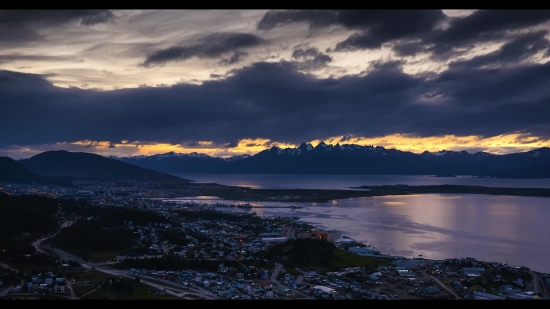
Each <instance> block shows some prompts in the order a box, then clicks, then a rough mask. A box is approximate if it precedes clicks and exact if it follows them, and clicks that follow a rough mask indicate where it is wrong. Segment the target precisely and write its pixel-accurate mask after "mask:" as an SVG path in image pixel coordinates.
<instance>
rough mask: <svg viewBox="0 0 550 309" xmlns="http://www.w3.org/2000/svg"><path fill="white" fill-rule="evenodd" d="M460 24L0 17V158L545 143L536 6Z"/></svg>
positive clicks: (548, 43)
mask: <svg viewBox="0 0 550 309" xmlns="http://www.w3.org/2000/svg"><path fill="white" fill-rule="evenodd" d="M115 13H116V15H115ZM468 14H469V15H467V16H464V15H459V14H456V15H453V14H450V15H448V14H447V13H445V12H444V11H440V10H406V11H405V10H321V11H316V10H292V11H267V12H264V11H238V12H237V11H235V12H234V11H231V12H219V11H216V12H214V11H197V12H193V11H188V12H175V13H174V12H173V11H171V12H163V11H146V12H142V11H125V12H114V13H113V12H111V11H106V10H80V11H70V10H68V11H47V12H46V11H0V45H1V47H3V48H2V50H0V66H1V67H2V68H3V69H0V110H1V111H2V113H0V117H1V121H0V130H2V132H3V134H0V148H2V147H11V146H14V145H19V146H26V145H35V146H36V149H39V147H38V145H42V146H44V145H46V144H48V145H55V144H56V143H64V142H65V143H73V142H77V141H78V142H79V143H80V144H79V145H84V144H85V145H90V147H89V148H88V149H93V148H94V147H95V148H97V146H98V145H100V144H98V142H101V145H109V146H111V147H115V146H116V145H118V144H119V143H120V142H121V141H128V143H130V144H132V145H134V144H135V145H140V144H147V145H151V144H155V143H160V144H178V145H180V146H181V147H188V148H201V149H206V148H209V149H210V148H212V147H217V148H224V149H227V148H231V147H235V146H237V145H239V142H241V144H243V145H249V146H250V147H255V146H254V145H267V144H272V143H280V144H285V143H286V144H298V143H300V142H303V141H306V142H309V141H314V140H327V141H328V140H332V141H334V142H338V141H340V142H351V143H354V142H358V141H361V139H362V138H365V139H366V138H369V137H372V138H374V137H380V138H381V140H383V138H385V137H386V136H389V135H392V134H401V135H406V136H412V137H434V136H444V135H454V136H461V137H467V136H476V137H478V138H481V137H494V136H499V135H501V134H508V133H521V134H523V135H522V136H529V137H536V138H540V139H545V138H550V80H549V79H548V76H550V62H549V61H548V60H549V57H550V51H549V48H550V40H549V37H550V36H549V33H550V32H549V31H550V14H549V11H543V10H537V11H535V10H518V11H504V10H479V11H474V12H473V13H472V12H468ZM180 15H181V16H180ZM451 15H452V16H451ZM115 21H116V23H114V22H115ZM210 21H212V22H210ZM98 24H104V25H101V26H96V27H94V25H98ZM4 47H5V48H4ZM416 55H419V56H421V57H417V58H413V56H416ZM190 59H192V60H193V61H188V60H190ZM184 61H187V62H185V65H183V64H182V63H179V62H184ZM19 70H24V71H25V72H29V73H23V72H17V71H19ZM30 72H32V74H31V73H30ZM150 85H157V86H156V87H154V86H150ZM80 87H81V88H80ZM82 88H85V89H82ZM100 89H101V90H100ZM113 89H114V90H113ZM255 139H257V140H255ZM516 142H517V143H521V141H516ZM525 142H526V143H527V142H533V139H529V140H526V141H525ZM94 143H95V144H94ZM262 143H263V144H262ZM30 148H32V147H30ZM30 148H29V149H30ZM40 149H42V148H40Z"/></svg>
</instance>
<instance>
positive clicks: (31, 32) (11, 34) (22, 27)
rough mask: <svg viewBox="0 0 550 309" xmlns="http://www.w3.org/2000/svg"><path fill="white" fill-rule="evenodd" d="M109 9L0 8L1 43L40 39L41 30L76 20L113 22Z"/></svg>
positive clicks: (84, 24) (85, 22)
mask: <svg viewBox="0 0 550 309" xmlns="http://www.w3.org/2000/svg"><path fill="white" fill-rule="evenodd" d="M115 18H116V16H115V15H114V14H113V13H112V12H111V11H109V10H0V44H2V45H5V44H7V43H10V44H24V43H26V42H30V41H39V40H42V39H43V37H42V35H40V33H39V30H41V29H44V28H54V27H61V26H64V25H66V24H68V23H71V22H75V23H78V24H80V25H81V26H92V25H95V24H101V23H107V22H113V21H114V20H115Z"/></svg>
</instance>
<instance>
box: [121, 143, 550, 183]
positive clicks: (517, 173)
mask: <svg viewBox="0 0 550 309" xmlns="http://www.w3.org/2000/svg"><path fill="white" fill-rule="evenodd" d="M116 159H118V160H120V161H123V162H127V163H130V164H135V165H138V166H142V167H146V168H150V169H154V170H157V171H162V172H166V173H212V174H216V173H232V174H341V175H347V174H351V175H375V174H378V175H472V176H481V177H505V178H506V177H508V178H547V177H548V178H550V148H547V147H543V148H539V149H535V150H531V151H528V152H522V153H513V154H507V155H495V154H490V153H486V152H477V153H473V154H471V153H468V152H467V151H446V150H442V151H439V152H429V151H425V152H423V153H421V154H415V153H412V152H408V151H400V150H396V149H386V148H384V147H381V146H361V145H355V144H344V145H340V144H336V145H330V144H328V145H327V144H325V143H323V142H321V143H320V144H318V145H317V146H315V147H314V146H313V145H311V144H308V143H302V144H300V146H298V147H296V148H284V149H283V148H279V147H277V146H273V147H271V148H269V149H266V150H263V151H261V152H259V153H257V154H255V155H252V156H247V155H244V156H240V157H238V156H234V157H232V158H226V159H224V158H219V157H211V156H209V155H206V154H199V153H191V154H177V153H174V152H170V153H167V154H157V155H152V156H137V157H121V158H116Z"/></svg>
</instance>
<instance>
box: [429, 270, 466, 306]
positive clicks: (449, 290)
mask: <svg viewBox="0 0 550 309" xmlns="http://www.w3.org/2000/svg"><path fill="white" fill-rule="evenodd" d="M424 274H425V275H426V272H424ZM426 277H428V278H431V279H433V280H434V281H435V283H437V285H439V287H441V288H442V289H444V290H445V291H447V292H449V293H451V295H453V296H454V297H456V299H462V297H460V296H458V295H457V294H456V293H455V292H454V291H453V290H451V289H450V288H449V287H448V286H447V285H446V284H445V283H443V282H441V280H439V278H436V277H432V276H430V275H426Z"/></svg>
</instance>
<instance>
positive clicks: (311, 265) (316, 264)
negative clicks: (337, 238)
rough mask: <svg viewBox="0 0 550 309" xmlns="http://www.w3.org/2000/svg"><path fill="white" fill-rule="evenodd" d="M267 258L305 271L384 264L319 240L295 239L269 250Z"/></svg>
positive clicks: (335, 269) (368, 266)
mask: <svg viewBox="0 0 550 309" xmlns="http://www.w3.org/2000/svg"><path fill="white" fill-rule="evenodd" d="M266 256H267V257H268V258H272V259H276V260H279V261H281V262H283V263H284V264H285V265H288V266H289V267H292V268H300V269H302V270H305V271H309V270H319V272H325V271H337V270H341V269H342V268H345V267H356V266H364V267H367V268H372V269H374V268H376V267H377V266H378V265H381V264H384V263H383V261H382V260H381V259H376V258H373V257H365V256H359V255H356V254H354V253H351V252H349V251H346V250H343V249H339V248H336V246H335V245H334V244H332V243H330V242H328V241H324V240H317V239H295V240H289V241H287V242H285V243H282V244H278V245H275V246H273V247H272V248H270V249H269V251H268V252H267V254H266Z"/></svg>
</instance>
